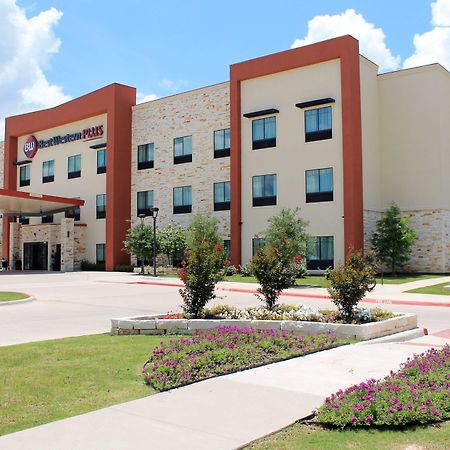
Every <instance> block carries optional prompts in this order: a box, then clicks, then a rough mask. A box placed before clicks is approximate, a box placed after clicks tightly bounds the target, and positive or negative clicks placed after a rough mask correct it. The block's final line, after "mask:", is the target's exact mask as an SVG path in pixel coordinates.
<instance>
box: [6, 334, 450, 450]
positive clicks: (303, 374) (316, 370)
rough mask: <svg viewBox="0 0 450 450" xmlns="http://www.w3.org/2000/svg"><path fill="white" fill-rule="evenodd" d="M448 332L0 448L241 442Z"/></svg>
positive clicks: (383, 343)
mask: <svg viewBox="0 0 450 450" xmlns="http://www.w3.org/2000/svg"><path fill="white" fill-rule="evenodd" d="M449 332H450V330H445V331H444V332H442V333H440V335H439V336H425V337H422V338H419V339H415V340H412V341H409V342H387V340H386V339H385V338H382V339H380V340H377V341H368V342H364V343H360V344H357V345H348V346H343V347H339V348H336V349H333V350H329V351H324V352H320V353H316V354H312V355H308V356H305V357H301V358H296V359H291V360H289V361H284V362H280V363H276V364H271V365H267V366H264V367H260V368H257V369H252V370H247V371H244V372H239V373H236V374H232V375H227V376H222V377H218V378H214V379H211V380H206V381H203V382H200V383H196V384H193V385H191V386H186V387H183V388H179V389H175V390H173V391H169V392H165V393H161V394H156V395H153V396H150V397H146V398H143V399H140V400H135V401H131V402H127V403H123V404H120V405H116V406H112V407H109V408H105V409H102V410H98V411H94V412H91V413H88V414H83V415H80V416H76V417H72V418H69V419H65V420H60V421H57V422H53V423H50V424H47V425H42V426H39V427H36V428H31V429H28V430H25V431H21V432H18V433H13V434H10V435H6V436H3V437H0V448H5V449H8V450H19V449H20V450H25V449H30V448H32V449H33V450H103V449H105V450H106V449H108V450H109V449H113V450H121V449H124V450H125V449H126V450H129V449H136V448H144V447H146V448H155V449H161V450H166V449H179V448H183V449H186V450H189V449H192V450H194V449H195V450H202V449H205V450H206V449H208V450H212V449H214V450H216V449H217V450H220V449H234V448H238V447H240V446H242V445H245V444H246V443H248V442H250V441H252V440H254V439H257V438H259V437H262V436H264V435H266V434H268V433H272V432H274V431H277V430H279V429H280V428H283V427H285V426H287V425H289V424H291V423H293V422H294V421H296V420H298V419H299V418H302V417H305V416H307V415H309V414H310V413H311V411H312V410H313V409H314V408H317V407H318V406H319V405H320V404H321V403H322V402H323V400H324V398H325V397H326V396H327V395H329V394H330V393H332V392H335V391H337V390H338V389H340V388H345V387H347V386H349V385H351V384H354V383H358V382H360V381H363V380H366V379H368V378H379V377H383V376H384V375H386V374H388V373H389V371H390V370H391V369H393V370H396V369H397V368H398V366H399V364H400V363H401V362H403V361H405V360H406V359H407V358H408V357H409V356H412V355H413V354H414V353H422V352H423V351H425V350H427V349H428V348H431V346H433V345H435V344H437V345H439V346H441V345H443V344H445V343H448V342H450V334H449ZM405 336H406V335H405ZM447 336H448V337H447ZM397 339H401V336H397Z"/></svg>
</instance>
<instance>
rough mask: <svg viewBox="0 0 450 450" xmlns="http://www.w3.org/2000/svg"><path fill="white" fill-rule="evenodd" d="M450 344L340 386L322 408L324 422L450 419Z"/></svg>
mask: <svg viewBox="0 0 450 450" xmlns="http://www.w3.org/2000/svg"><path fill="white" fill-rule="evenodd" d="M449 399H450V346H448V345H447V346H445V347H444V348H443V349H442V350H435V349H431V350H429V351H428V352H426V353H422V354H421V355H416V356H415V357H414V358H412V359H409V358H408V360H407V362H406V363H403V364H402V366H401V367H400V370H399V371H398V372H395V373H394V372H391V374H390V375H388V376H387V377H385V378H384V379H383V380H368V381H366V382H364V383H361V384H359V385H354V386H351V387H349V388H347V389H345V390H344V391H342V390H340V391H338V392H336V393H335V394H333V395H331V397H328V398H327V399H326V401H325V403H324V404H323V405H322V406H321V407H320V408H319V410H318V413H317V419H318V421H319V422H320V423H322V424H324V425H329V426H335V427H341V428H344V427H347V426H372V425H377V426H385V425H387V426H401V425H408V424H415V423H427V422H437V421H442V420H448V419H450V401H449Z"/></svg>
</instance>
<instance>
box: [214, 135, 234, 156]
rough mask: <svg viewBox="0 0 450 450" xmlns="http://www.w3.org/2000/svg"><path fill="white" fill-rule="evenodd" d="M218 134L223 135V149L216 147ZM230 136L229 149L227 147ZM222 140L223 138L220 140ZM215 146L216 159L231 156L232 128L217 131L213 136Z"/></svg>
mask: <svg viewBox="0 0 450 450" xmlns="http://www.w3.org/2000/svg"><path fill="white" fill-rule="evenodd" d="M217 133H223V147H220V148H217V147H216V135H217ZM227 134H228V147H227V146H226V142H227V138H226V135H227ZM219 139H221V138H219ZM213 144H214V158H225V157H227V156H230V148H231V133H230V128H222V129H221V130H215V131H214V134H213Z"/></svg>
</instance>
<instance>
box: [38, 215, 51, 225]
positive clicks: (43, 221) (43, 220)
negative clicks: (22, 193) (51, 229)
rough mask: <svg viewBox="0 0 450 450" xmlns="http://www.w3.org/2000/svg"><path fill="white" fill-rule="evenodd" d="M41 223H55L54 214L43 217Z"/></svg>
mask: <svg viewBox="0 0 450 450" xmlns="http://www.w3.org/2000/svg"><path fill="white" fill-rule="evenodd" d="M41 223H53V214H47V215H46V216H42V217H41Z"/></svg>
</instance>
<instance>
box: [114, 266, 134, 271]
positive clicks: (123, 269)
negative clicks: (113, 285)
mask: <svg viewBox="0 0 450 450" xmlns="http://www.w3.org/2000/svg"><path fill="white" fill-rule="evenodd" d="M114 270H115V271H116V272H133V271H134V266H133V265H131V264H117V265H116V267H115V269H114Z"/></svg>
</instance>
